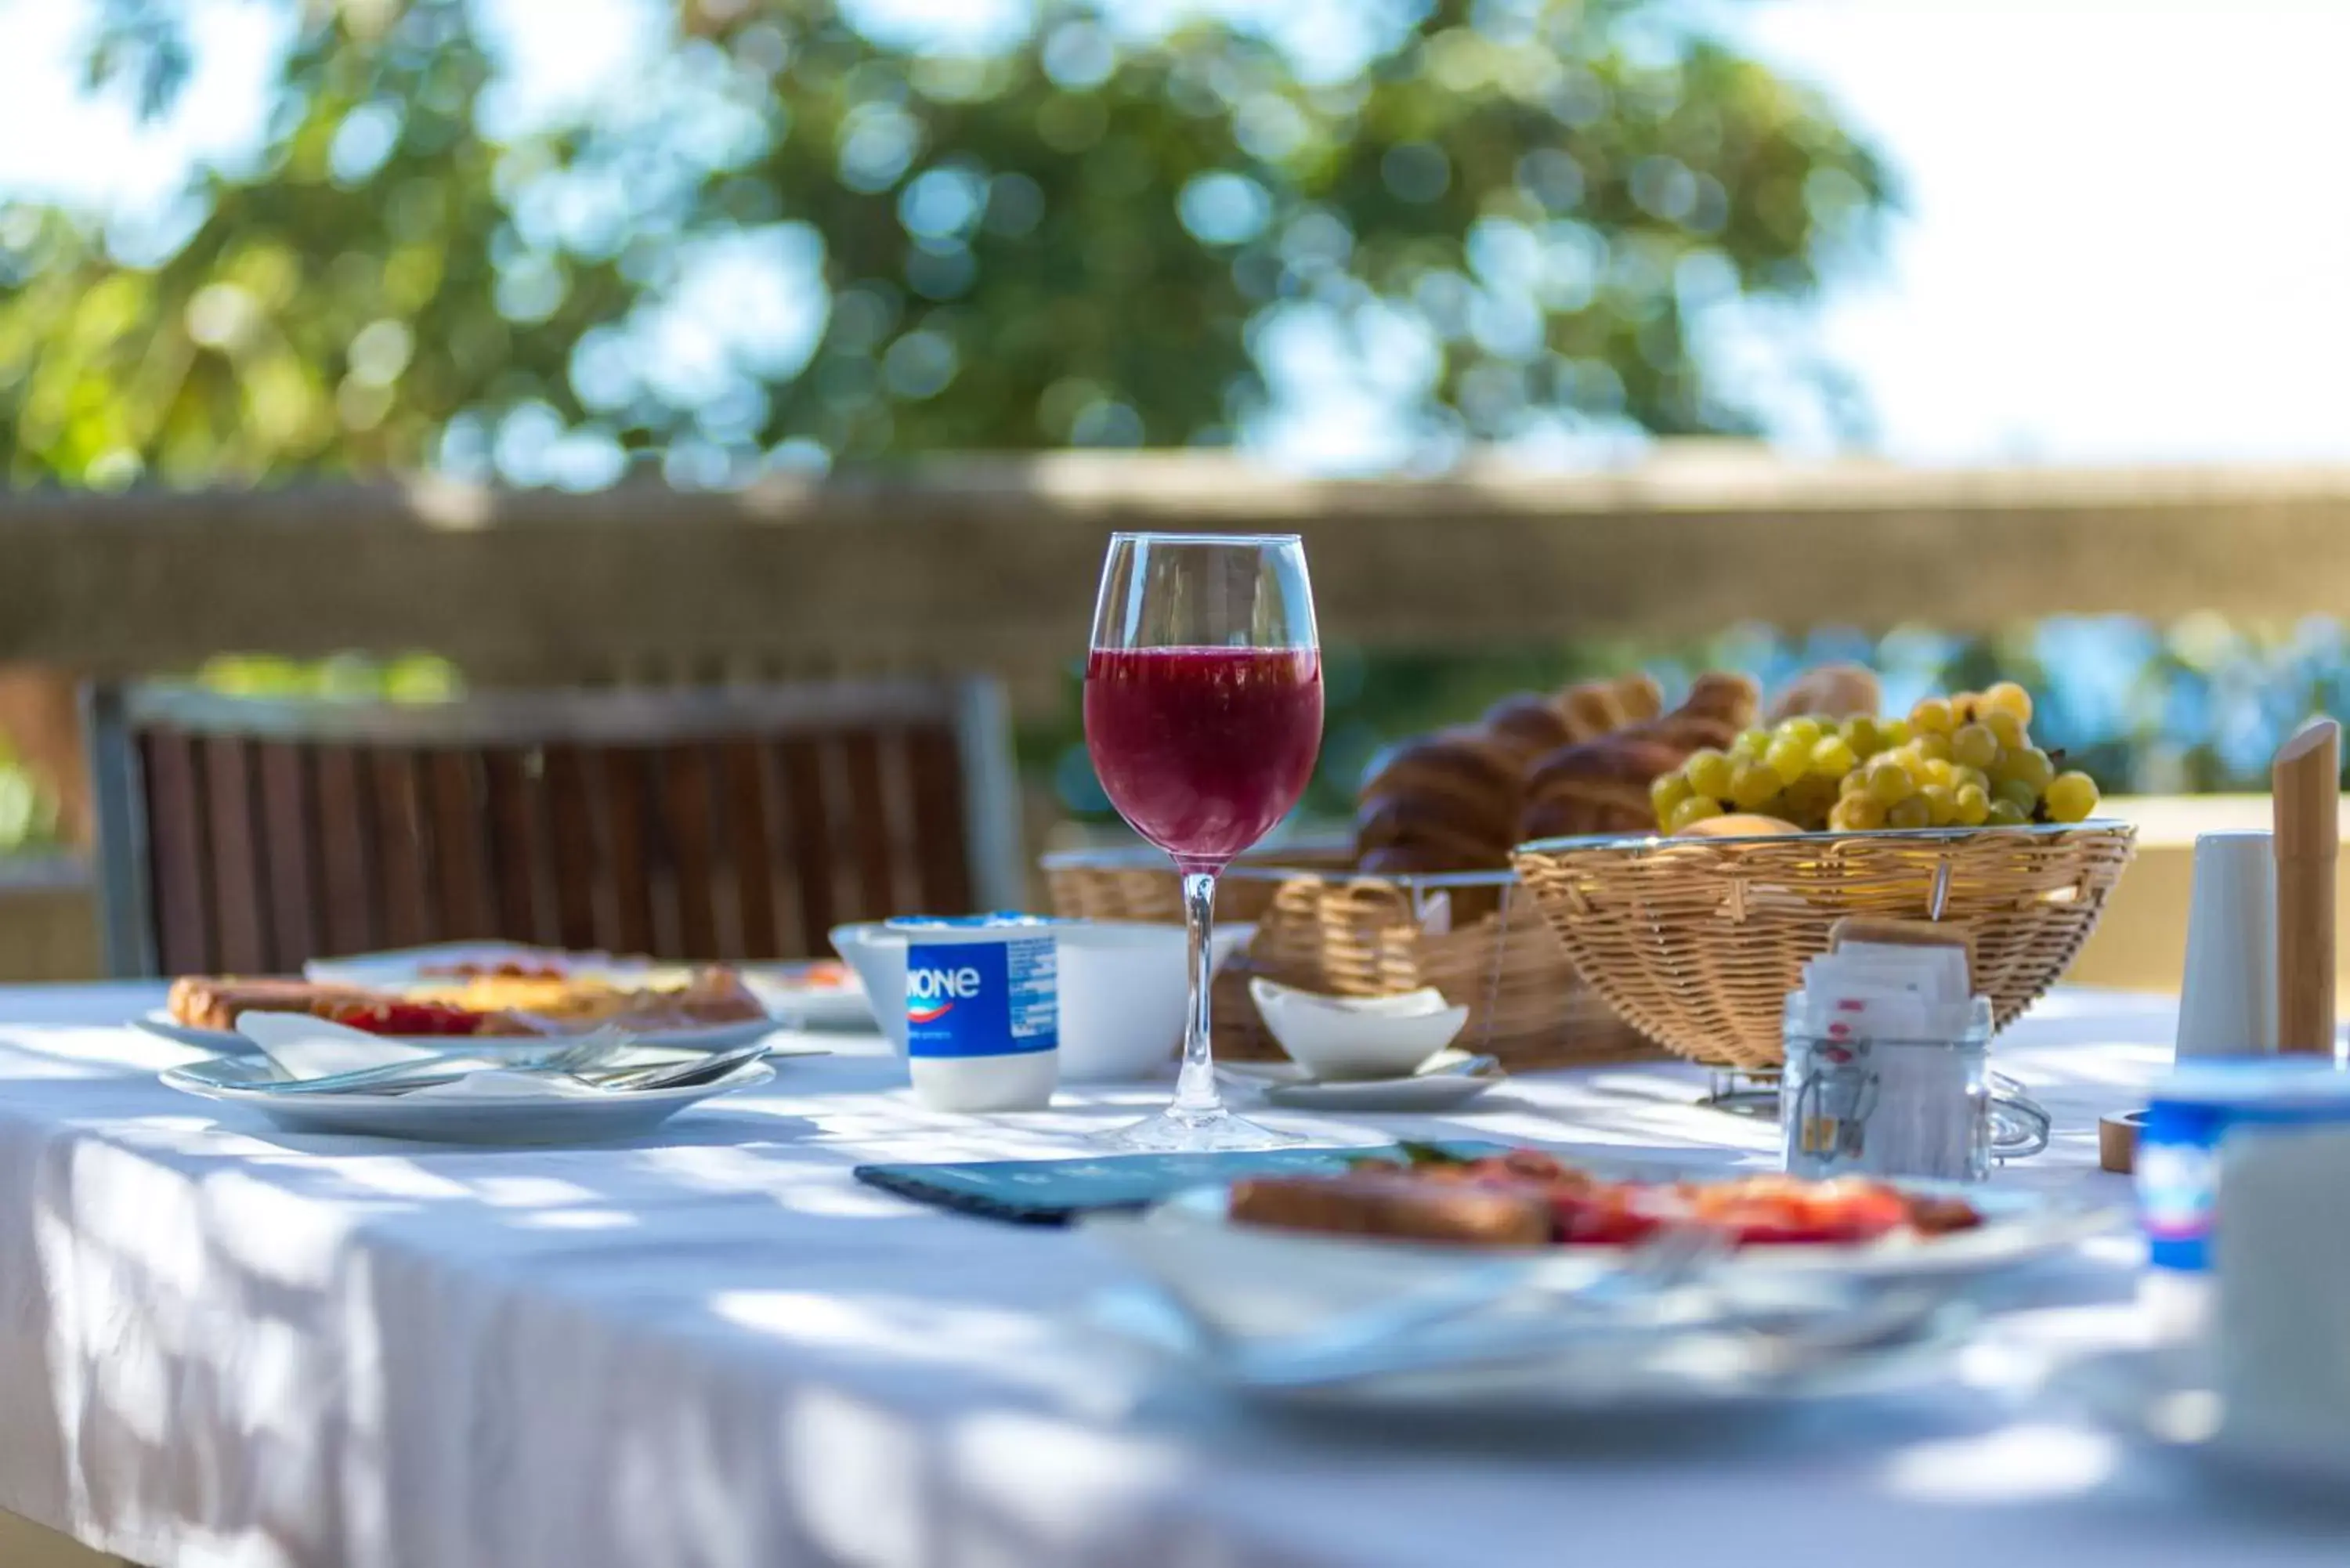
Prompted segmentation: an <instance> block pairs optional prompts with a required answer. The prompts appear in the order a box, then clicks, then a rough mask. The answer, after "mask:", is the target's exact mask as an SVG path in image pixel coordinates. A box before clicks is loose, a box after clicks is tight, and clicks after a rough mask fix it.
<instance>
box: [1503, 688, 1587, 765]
mask: <svg viewBox="0 0 2350 1568" xmlns="http://www.w3.org/2000/svg"><path fill="white" fill-rule="evenodd" d="M1478 727H1479V728H1480V729H1482V730H1483V731H1484V732H1485V733H1486V734H1487V735H1489V736H1491V737H1492V739H1493V740H1494V741H1495V742H1499V743H1500V744H1502V745H1503V746H1506V747H1508V748H1509V749H1510V750H1511V751H1512V752H1514V753H1517V755H1518V758H1519V760H1520V761H1521V762H1522V763H1524V762H1532V761H1533V760H1534V758H1536V757H1540V756H1545V755H1547V754H1548V753H1552V752H1555V751H1556V750H1558V749H1559V748H1560V747H1561V746H1566V745H1572V744H1574V743H1575V741H1577V740H1579V739H1581V738H1582V737H1581V736H1580V735H1579V734H1578V733H1577V732H1576V730H1575V724H1574V722H1573V721H1571V720H1570V719H1569V718H1568V717H1567V715H1566V712H1565V710H1564V709H1563V708H1562V707H1561V705H1560V701H1558V700H1556V699H1553V698H1549V697H1543V696H1538V695H1536V694H1535V693H1534V692H1532V691H1520V692H1516V693H1514V694H1513V695H1511V696H1508V697H1504V698H1503V699H1502V700H1501V701H1498V702H1496V703H1494V704H1493V705H1492V707H1491V708H1488V709H1486V710H1485V716H1484V717H1483V718H1482V719H1481V720H1479V721H1478Z"/></svg>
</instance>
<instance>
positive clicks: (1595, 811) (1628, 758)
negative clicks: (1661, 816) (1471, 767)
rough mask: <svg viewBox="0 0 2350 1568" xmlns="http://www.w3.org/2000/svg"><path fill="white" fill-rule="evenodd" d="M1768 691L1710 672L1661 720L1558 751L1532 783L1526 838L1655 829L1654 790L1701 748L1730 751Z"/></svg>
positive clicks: (1524, 830)
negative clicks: (1650, 788) (1650, 791)
mask: <svg viewBox="0 0 2350 1568" xmlns="http://www.w3.org/2000/svg"><path fill="white" fill-rule="evenodd" d="M1762 700H1763V694H1762V691H1761V689H1760V688H1758V687H1757V686H1756V685H1755V684H1754V682H1753V681H1752V680H1750V679H1748V678H1747V677H1745V676H1743V675H1734V674H1729V673H1726V672H1722V671H1718V670H1717V671H1710V672H1708V673H1706V674H1703V675H1700V676H1699V677H1698V678H1697V680H1695V681H1694V682H1693V683H1691V685H1690V694H1689V696H1688V697H1687V699H1685V700H1684V701H1682V703H1681V705H1680V706H1679V707H1678V708H1676V709H1674V710H1673V711H1671V712H1669V713H1667V714H1665V715H1663V716H1662V717H1660V718H1656V719H1651V720H1649V721H1648V722H1647V723H1644V724H1635V725H1633V726H1632V727H1631V728H1629V729H1627V730H1620V731H1618V732H1616V733H1615V734H1612V735H1604V736H1601V737H1600V738H1599V739H1597V740H1595V741H1586V742H1582V743H1581V744H1579V745H1574V746H1569V747H1566V748H1565V749H1564V750H1562V751H1557V752H1554V753H1551V754H1550V755H1549V756H1547V757H1544V759H1543V760H1542V761H1541V762H1540V763H1536V764H1535V766H1534V772H1533V774H1531V775H1529V776H1528V778H1527V780H1526V804H1525V813H1524V815H1523V816H1522V817H1521V818H1520V819H1519V827H1520V830H1521V832H1522V834H1523V836H1525V837H1527V838H1561V837H1567V836H1573V835H1576V834H1588V833H1641V832H1645V831H1648V830H1649V829H1651V828H1654V827H1655V826H1657V811H1656V807H1655V805H1653V804H1652V803H1651V802H1650V800H1649V798H1648V786H1649V785H1650V784H1654V783H1655V782H1656V781H1657V780H1658V779H1659V777H1661V776H1662V775H1664V774H1669V773H1670V772H1672V771H1673V770H1674V769H1675V768H1677V767H1679V766H1680V765H1681V763H1684V762H1687V761H1688V760H1689V756H1690V753H1692V752H1694V751H1696V750H1698V749H1699V748H1700V747H1702V746H1717V747H1722V746H1728V745H1729V744H1730V743H1731V742H1732V741H1734V740H1736V739H1737V738H1738V732H1740V731H1741V730H1743V729H1745V728H1747V727H1748V726H1749V725H1751V724H1752V723H1753V722H1754V711H1755V709H1756V708H1757V707H1758V706H1759V705H1760V704H1761V702H1762Z"/></svg>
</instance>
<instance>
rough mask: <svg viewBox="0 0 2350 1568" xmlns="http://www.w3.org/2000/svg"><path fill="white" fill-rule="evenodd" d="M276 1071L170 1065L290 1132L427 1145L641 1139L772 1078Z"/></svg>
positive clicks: (174, 1076) (204, 1091)
mask: <svg viewBox="0 0 2350 1568" xmlns="http://www.w3.org/2000/svg"><path fill="white" fill-rule="evenodd" d="M271 1073H272V1069H271V1068H270V1066H269V1064H267V1063H266V1062H265V1061H262V1060H260V1059H259V1058H257V1057H248V1058H244V1059H242V1060H240V1059H235V1058H226V1057H224V1058H218V1059H215V1060H213V1061H210V1062H196V1063H192V1064H189V1065H187V1066H185V1067H172V1068H169V1069H166V1070H165V1071H164V1072H163V1073H162V1074H161V1075H160V1076H161V1079H162V1081H163V1083H164V1084H165V1085H167V1086H168V1087H171V1088H174V1089H177V1090H179V1091H180V1092H181V1093H182V1094H186V1095H195V1096H200V1097H202V1098H203V1099H208V1100H219V1101H223V1102H225V1103H226V1104H229V1105H234V1106H247V1107H249V1108H251V1109H252V1110H254V1111H255V1112H258V1113H259V1114H260V1115H262V1116H266V1117H268V1118H269V1119H270V1120H271V1121H273V1122H275V1123H276V1124H277V1125H278V1126H279V1127H284V1128H286V1130H287V1131H289V1132H309V1133H342V1134H359V1135H361V1136H364V1137H396V1138H405V1139H409V1140H411V1141H416V1142H423V1143H495V1144H550V1143H600V1142H604V1141H607V1140H608V1139H612V1138H622V1137H635V1136H637V1135H638V1134H639V1133H643V1132H647V1131H650V1129H652V1128H653V1127H659V1126H660V1124H661V1123H662V1122H665V1121H667V1120H668V1119H669V1118H670V1117H671V1116H675V1115H676V1114H677V1113H678V1112H680V1111H681V1110H683V1109H685V1108H686V1107H687V1106H691V1105H696V1104H698V1103H700V1102H701V1101H703V1100H706V1099H709V1098H710V1097H711V1096H713V1095H724V1094H730V1093H732V1092H733V1091H734V1090H736V1089H747V1088H751V1087H753V1086H754V1085H759V1084H764V1083H765V1082H766V1081H767V1080H768V1079H770V1078H772V1077H774V1076H775V1068H773V1067H771V1066H769V1065H768V1064H766V1063H765V1062H746V1063H744V1064H743V1065H742V1066H740V1067H737V1068H736V1069H735V1070H734V1071H733V1072H732V1073H729V1074H728V1075H726V1076H724V1077H723V1078H721V1079H719V1080H718V1081H717V1082H716V1083H714V1084H694V1085H689V1086H687V1087H684V1088H677V1089H644V1090H616V1091H614V1092H612V1093H610V1094H606V1095H594V1096H554V1095H549V1096H546V1098H544V1099H504V1098H501V1099H494V1100H493V1099H482V1100H468V1099H459V1098H447V1099H442V1098H434V1097H431V1096H415V1095H281V1094H273V1093H271V1092H270V1091H269V1090H267V1089H265V1088H261V1087H258V1085H261V1084H264V1083H266V1082H268V1081H269V1079H270V1076H271Z"/></svg>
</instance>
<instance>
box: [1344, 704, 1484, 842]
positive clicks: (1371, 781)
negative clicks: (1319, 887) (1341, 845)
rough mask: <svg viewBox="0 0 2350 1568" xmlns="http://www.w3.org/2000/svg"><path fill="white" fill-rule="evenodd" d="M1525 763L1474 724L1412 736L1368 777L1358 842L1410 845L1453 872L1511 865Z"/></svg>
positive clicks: (1357, 824) (1358, 815)
mask: <svg viewBox="0 0 2350 1568" xmlns="http://www.w3.org/2000/svg"><path fill="white" fill-rule="evenodd" d="M1522 778H1523V763H1521V762H1520V760H1519V757H1518V755H1517V753H1515V752H1513V751H1512V750H1511V749H1510V748H1509V747H1507V746H1505V745H1503V744H1502V743H1501V742H1498V741H1495V740H1492V739H1491V738H1489V737H1487V736H1485V735H1482V734H1480V733H1477V732H1473V731H1460V730H1455V731H1449V732H1443V733H1440V734H1435V735H1430V736H1428V737H1426V738H1424V739H1421V740H1418V741H1413V742H1408V743H1406V744H1405V745H1403V746H1401V747H1399V748H1398V749H1397V750H1396V751H1394V752H1393V753H1389V754H1388V757H1387V758H1386V760H1385V761H1384V762H1382V763H1379V764H1378V767H1377V768H1376V769H1374V771H1373V772H1372V774H1371V775H1370V777H1369V778H1367V780H1365V781H1364V784H1363V789H1362V794H1361V796H1360V798H1359V801H1358V804H1357V811H1356V816H1355V843H1356V846H1357V849H1358V850H1359V851H1361V852H1363V853H1365V854H1368V853H1370V852H1372V851H1385V850H1409V851H1411V852H1412V855H1413V858H1415V859H1423V858H1439V859H1441V860H1443V861H1445V862H1446V864H1444V865H1443V866H1442V867H1440V868H1441V869H1444V870H1451V871H1466V870H1473V869H1478V868H1497V867H1503V866H1506V865H1508V864H1509V858H1510V847H1511V846H1512V845H1513V844H1515V843H1516V842H1517V838H1516V834H1517V825H1518V817H1519V815H1520V810H1521V807H1522V805H1523V800H1524V785H1523V782H1522ZM1422 868H1424V869H1434V868H1437V867H1422Z"/></svg>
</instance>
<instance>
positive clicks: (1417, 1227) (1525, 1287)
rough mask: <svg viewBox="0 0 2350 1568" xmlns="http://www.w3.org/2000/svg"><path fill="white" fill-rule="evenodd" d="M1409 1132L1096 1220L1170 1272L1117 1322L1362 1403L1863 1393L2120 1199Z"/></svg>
mask: <svg viewBox="0 0 2350 1568" xmlns="http://www.w3.org/2000/svg"><path fill="white" fill-rule="evenodd" d="M1405 1152H1406V1155H1407V1158H1406V1159H1405V1161H1403V1162H1402V1163H1397V1162H1394V1161H1370V1160H1367V1161H1365V1162H1363V1163H1362V1164H1360V1165H1358V1166H1357V1168H1353V1169H1351V1170H1348V1171H1346V1172H1343V1173H1339V1174H1320V1175H1299V1176H1280V1177H1265V1178H1260V1179H1250V1180H1243V1181H1239V1182H1235V1183H1232V1184H1231V1185H1229V1186H1225V1187H1216V1188H1204V1189H1193V1190H1191V1191H1190V1192H1186V1193H1183V1194H1180V1195H1179V1196H1177V1197H1176V1198H1174V1199H1170V1200H1168V1201H1167V1202H1165V1203H1162V1204H1160V1205H1159V1206H1158V1207H1156V1208H1154V1209H1152V1210H1148V1211H1147V1212H1145V1213H1143V1214H1140V1215H1123V1216H1120V1215H1103V1216H1097V1217H1094V1218H1091V1219H1089V1220H1087V1231H1088V1233H1089V1234H1091V1235H1093V1236H1095V1237H1096V1238H1097V1239H1098V1240H1100V1241H1102V1242H1104V1243H1105V1244H1106V1245H1107V1246H1108V1247H1109V1248H1110V1249H1111V1250H1112V1251H1115V1252H1117V1253H1118V1255H1119V1256H1120V1257H1122V1258H1123V1259H1125V1260H1126V1261H1127V1262H1130V1263H1132V1264H1134V1265H1136V1266H1137V1267H1138V1268H1139V1270H1140V1271H1141V1272H1143V1274H1144V1275H1145V1276H1146V1277H1147V1279H1148V1281H1149V1286H1150V1289H1149V1291H1146V1292H1141V1293H1136V1292H1127V1293H1121V1294H1120V1295H1118V1296H1115V1297H1113V1298H1110V1301H1109V1303H1107V1304H1108V1314H1107V1317H1108V1321H1107V1323H1106V1326H1109V1327H1111V1328H1113V1329H1115V1330H1118V1331H1120V1332H1123V1333H1125V1334H1126V1335H1127V1336H1128V1338H1131V1339H1136V1340H1139V1341H1141V1342H1144V1343H1146V1344H1149V1345H1152V1347H1153V1348H1155V1349H1157V1350H1159V1351H1160V1352H1162V1353H1165V1354H1169V1355H1175V1356H1177V1357H1178V1358H1179V1359H1181V1360H1184V1361H1186V1362H1188V1363H1189V1364H1190V1365H1191V1366H1193V1367H1194V1368H1195V1370H1198V1371H1200V1372H1201V1373H1202V1374H1203V1375H1204V1376H1208V1377H1210V1378H1211V1380H1214V1381H1218V1382H1221V1383H1223V1384H1225V1385H1228V1386H1232V1387H1233V1388H1235V1389H1237V1390H1239V1391H1241V1392H1243V1393H1246V1394H1249V1395H1252V1396H1262V1397H1275V1398H1279V1399H1282V1400H1284V1401H1304V1402H1306V1403H1320V1404H1336V1405H1338V1406H1342V1407H1363V1406H1366V1405H1368V1406H1375V1407H1389V1408H1398V1409H1429V1408H1451V1409H1458V1408H1463V1407H1474V1408H1481V1409H1482V1408H1499V1407H1523V1408H1527V1409H1533V1410H1539V1411H1544V1412H1556V1411H1559V1410H1613V1409H1621V1408H1626V1407H1650V1406H1656V1405H1660V1404H1661V1405H1671V1404H1678V1403H1685V1402H1694V1403H1698V1404H1713V1403H1720V1402H1722V1401H1725V1400H1731V1401H1735V1400H1747V1399H1754V1398H1766V1397H1767V1398H1776V1397H1788V1396H1791V1395H1795V1394H1802V1395H1807V1396H1808V1395H1818V1394H1825V1393H1833V1392H1856V1391H1859V1390H1860V1389H1861V1388H1862V1387H1864V1386H1878V1384H1877V1379H1879V1377H1880V1376H1881V1375H1883V1374H1885V1373H1887V1372H1888V1371H1890V1370H1893V1369H1895V1368H1897V1367H1901V1368H1914V1366H1916V1365H1917V1361H1918V1357H1919V1356H1920V1355H1924V1354H1926V1353H1928V1352H1929V1351H1935V1350H1939V1348H1942V1347H1945V1346H1946V1345H1948V1343H1949V1342H1950V1337H1951V1335H1952V1334H1955V1333H1956V1332H1958V1329H1957V1326H1956V1325H1957V1324H1958V1322H1959V1320H1960V1318H1961V1317H1963V1316H1964V1315H1966V1314H1967V1305H1966V1303H1965V1300H1964V1293H1965V1288H1966V1286H1967V1285H1968V1283H1969V1282H1970V1280H1971V1279H1972V1277H1973V1276H1975V1275H1978V1274H1981V1273H1983V1272H1989V1271H1991V1270H1995V1269H2001V1268H2008V1267H2013V1266H2016V1265H2019V1264H2022V1263H2023V1262H2028V1261H2031V1260H2033V1259H2036V1258H2041V1257H2045V1256H2048V1255H2050V1254H2052V1253H2054V1252H2057V1251H2063V1250H2064V1249H2065V1248H2067V1247H2070V1246H2071V1245H2073V1244H2074V1243H2075V1242H2077V1241H2081V1240H2083V1239H2085V1237H2087V1236H2088V1235H2090V1234H2092V1233H2094V1232H2095V1231H2100V1230H2103V1229H2105V1228H2106V1226H2108V1225H2109V1224H2111V1223H2113V1222H2114V1220H2115V1218H2116V1216H2115V1215H2114V1214H2113V1213H2111V1212H2106V1211H2089V1210H2077V1209H2067V1208H2064V1207H2063V1206H2061V1205H2057V1204H2054V1203H2052V1202H2050V1201H2049V1200H2047V1199H2044V1198H2042V1197H2040V1196H2038V1195H2035V1194H2032V1193H2028V1192H2022V1191H2016V1190H2001V1189H1984V1188H1968V1189H1957V1188H1954V1187H1951V1186H1950V1185H1948V1184H1939V1183H1915V1184H1913V1183H1907V1182H1898V1183H1888V1182H1878V1181H1868V1180H1855V1179H1840V1180H1834V1181H1812V1180H1806V1179H1800V1178H1790V1177H1784V1176H1780V1175H1776V1174H1772V1175H1735V1174H1732V1175H1728V1176H1723V1175H1721V1174H1718V1173H1717V1174H1715V1175H1713V1176H1711V1177H1708V1178H1704V1179H1679V1178H1675V1177H1670V1176H1666V1177H1659V1176H1657V1175H1646V1176H1643V1175H1637V1174H1616V1173H1607V1172H1603V1171H1601V1170H1599V1169H1596V1168H1586V1167H1584V1166H1579V1165H1570V1164H1568V1163H1566V1162H1565V1161H1563V1160H1561V1159H1559V1158H1557V1157H1556V1156H1555V1155H1552V1154H1550V1153H1548V1152H1546V1151H1543V1150H1537V1149H1515V1150H1511V1151H1507V1152H1505V1153H1501V1154H1492V1155H1481V1156H1468V1157H1464V1156H1461V1155H1459V1154H1454V1153H1448V1152H1446V1151H1442V1150H1437V1149H1431V1148H1424V1147H1416V1146H1407V1147H1406V1151H1405ZM1675 1252H1679V1253H1680V1254H1683V1256H1682V1257H1681V1259H1680V1260H1679V1263H1678V1265H1672V1264H1668V1265H1665V1266H1663V1267H1660V1266H1659V1259H1660V1258H1664V1257H1666V1256H1668V1255H1669V1254H1672V1253H1675Z"/></svg>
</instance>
